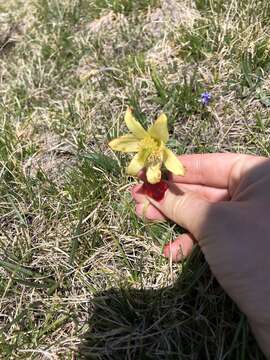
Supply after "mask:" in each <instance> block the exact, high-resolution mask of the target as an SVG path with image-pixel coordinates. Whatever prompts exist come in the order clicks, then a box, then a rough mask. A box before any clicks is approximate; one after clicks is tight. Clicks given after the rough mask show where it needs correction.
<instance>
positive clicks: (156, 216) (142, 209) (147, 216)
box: [135, 203, 165, 221]
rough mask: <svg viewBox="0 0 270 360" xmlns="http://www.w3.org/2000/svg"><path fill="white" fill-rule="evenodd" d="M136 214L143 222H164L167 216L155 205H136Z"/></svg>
mask: <svg viewBox="0 0 270 360" xmlns="http://www.w3.org/2000/svg"><path fill="white" fill-rule="evenodd" d="M135 211H136V214H137V216H138V217H140V218H142V219H143V220H150V221H164V220H165V216H164V215H163V214H162V213H161V212H160V211H159V210H158V209H157V208H155V207H154V206H153V205H151V204H148V205H145V203H140V204H136V209H135Z"/></svg>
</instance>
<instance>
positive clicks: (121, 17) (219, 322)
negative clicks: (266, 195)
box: [0, 0, 270, 360]
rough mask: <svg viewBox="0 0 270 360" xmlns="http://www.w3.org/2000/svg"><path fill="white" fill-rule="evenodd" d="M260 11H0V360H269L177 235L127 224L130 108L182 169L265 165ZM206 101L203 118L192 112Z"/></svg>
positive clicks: (51, 2) (235, 7)
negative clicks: (202, 164) (121, 148)
mask: <svg viewBox="0 0 270 360" xmlns="http://www.w3.org/2000/svg"><path fill="white" fill-rule="evenodd" d="M269 14H270V7H269V3H268V1H266V0H260V1H257V2H254V1H252V0H242V1H235V2H227V1H215V2H212V1H208V0H196V1H194V2H188V1H176V0H174V1H162V0H161V1H153V0H149V1H136V2H134V1H129V0H124V1H122V0H121V1H120V0H117V1H116V0H114V1H109V0H106V1H105V0H91V1H84V0H64V1H56V0H34V1H30V0H29V1H28V0H27V1H24V2H22V1H19V0H12V1H8V2H7V1H0V19H1V21H0V27H1V33H0V62H1V78H0V95H1V102H0V176H1V181H0V244H1V246H0V273H1V276H0V309H1V311H0V323H1V326H0V328H1V330H0V345H1V359H75V358H80V359H183V360H185V359H223V360H225V359H228V360H229V359H234V360H244V359H245V360H248V359H256V360H258V359H263V356H262V354H261V353H260V350H259V349H258V347H257V345H256V343H255V340H254V339H253V337H252V334H251V332H250V329H249V327H248V324H247V322H246V319H245V318H244V316H243V315H242V314H241V313H240V312H239V311H238V309H237V308H236V306H235V305H234V304H233V303H232V302H231V301H230V299H229V298H228V297H227V296H226V294H225V293H224V292H223V290H222V289H221V288H220V287H219V285H218V284H217V282H216V281H215V279H214V278H213V277H212V275H211V274H210V271H209V269H208V267H207V265H206V264H205V261H204V259H203V257H202V255H201V253H200V251H199V250H198V249H197V250H195V251H194V253H193V255H192V256H191V257H190V258H189V259H187V260H186V261H184V262H183V263H181V264H170V263H168V262H167V261H166V260H165V259H163V258H162V257H161V256H160V254H161V249H162V246H163V245H164V244H165V243H167V242H169V241H171V240H172V239H174V237H175V236H176V235H177V234H178V233H179V232H180V231H181V229H179V228H178V227H176V226H173V225H171V224H151V223H144V222H142V221H141V220H140V219H138V218H137V217H136V215H135V213H134V205H133V203H132V200H131V197H130V194H129V192H128V189H129V187H130V185H132V184H134V183H136V180H134V179H130V178H128V177H127V176H126V175H125V174H124V166H125V164H126V162H127V160H128V159H127V157H124V156H121V155H119V154H114V153H112V152H111V151H110V150H109V149H108V146H107V142H108V141H109V139H111V138H113V137H115V136H117V135H118V134H120V133H122V132H123V131H124V125H123V114H124V111H125V109H126V106H127V105H131V106H132V107H133V108H134V110H135V114H136V116H137V117H138V119H139V120H140V121H141V122H142V123H143V124H145V125H146V124H149V119H151V120H153V119H154V118H155V117H156V116H157V115H158V114H159V113H160V112H161V111H165V112H166V113H167V114H168V116H169V121H170V124H169V125H170V132H171V135H172V139H173V140H171V141H170V144H169V145H170V147H171V148H172V149H173V150H174V151H175V152H177V153H179V154H181V153H196V152H208V151H210V152H214V151H237V152H247V153H251V154H261V155H265V156H268V155H269V151H270V147H269V125H270V124H269V106H270V95H269V81H270V80H269V56H268V52H269V22H270V20H269V19H270V17H269ZM203 91H209V92H211V93H212V95H213V101H212V102H211V104H210V105H209V107H207V108H205V107H202V106H201V104H200V103H199V101H198V100H199V97H200V94H201V93H202V92H203Z"/></svg>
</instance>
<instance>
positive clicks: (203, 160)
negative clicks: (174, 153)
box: [169, 153, 259, 188]
mask: <svg viewBox="0 0 270 360" xmlns="http://www.w3.org/2000/svg"><path fill="white" fill-rule="evenodd" d="M254 158H255V159H258V158H259V157H255V156H252V155H242V154H230V153H224V154H222V153H216V154H192V155H182V156H180V157H179V159H180V161H181V162H182V163H183V165H184V167H185V169H186V174H185V176H175V175H172V174H170V175H169V176H170V180H171V181H173V182H179V183H182V182H184V183H189V184H200V185H207V186H211V187H218V188H228V185H229V178H230V175H231V172H232V169H233V167H234V165H235V164H236V162H238V161H240V162H241V161H244V162H246V163H248V161H247V160H249V159H254Z"/></svg>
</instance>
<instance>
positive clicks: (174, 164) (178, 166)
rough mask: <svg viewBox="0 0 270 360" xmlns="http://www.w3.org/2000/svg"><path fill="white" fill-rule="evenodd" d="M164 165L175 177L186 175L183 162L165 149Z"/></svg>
mask: <svg viewBox="0 0 270 360" xmlns="http://www.w3.org/2000/svg"><path fill="white" fill-rule="evenodd" d="M164 165H165V166H166V168H167V169H168V170H169V171H171V172H172V173H173V174H174V175H182V176H183V175H185V168H184V166H183V165H182V163H181V161H180V160H179V159H178V158H177V157H176V156H175V155H174V153H173V152H172V151H171V150H169V149H168V148H165V149H164Z"/></svg>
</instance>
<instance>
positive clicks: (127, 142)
mask: <svg viewBox="0 0 270 360" xmlns="http://www.w3.org/2000/svg"><path fill="white" fill-rule="evenodd" d="M109 146H110V148H111V149H113V150H116V151H122V152H137V151H139V149H140V146H139V140H138V139H137V138H136V137H135V136H134V135H132V134H128V135H124V136H120V137H119V138H116V139H113V140H112V141H110V142H109Z"/></svg>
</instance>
